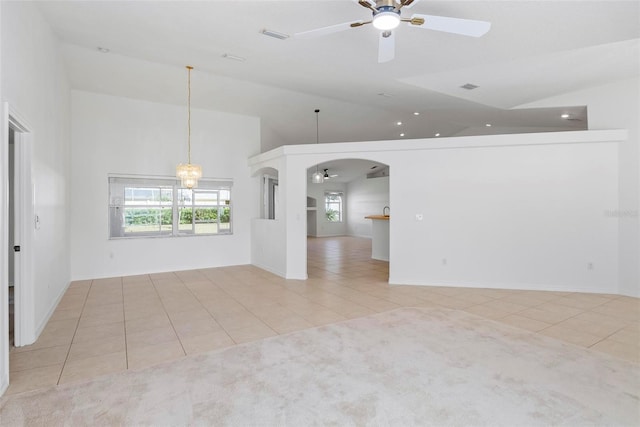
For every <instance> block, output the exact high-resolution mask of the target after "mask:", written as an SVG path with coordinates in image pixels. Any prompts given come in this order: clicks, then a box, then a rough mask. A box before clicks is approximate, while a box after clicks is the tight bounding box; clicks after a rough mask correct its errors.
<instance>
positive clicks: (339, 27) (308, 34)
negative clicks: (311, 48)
mask: <svg viewBox="0 0 640 427" xmlns="http://www.w3.org/2000/svg"><path fill="white" fill-rule="evenodd" d="M363 24H365V22H363V21H356V22H344V23H342V24H336V25H330V26H328V27H322V28H316V29H315V30H309V31H303V32H301V33H296V34H294V35H293V37H295V38H297V39H308V38H312V37H320V36H324V35H327V34H333V33H338V32H340V31H344V30H348V29H349V28H351V26H352V25H353V26H356V27H357V26H360V25H363Z"/></svg>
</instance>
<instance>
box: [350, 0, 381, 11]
mask: <svg viewBox="0 0 640 427" xmlns="http://www.w3.org/2000/svg"><path fill="white" fill-rule="evenodd" d="M355 1H357V2H358V4H359V5H360V6H362V7H366V8H367V9H370V10H372V11H374V12H377V10H376V2H375V1H373V0H355Z"/></svg>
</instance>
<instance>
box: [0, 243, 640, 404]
mask: <svg viewBox="0 0 640 427" xmlns="http://www.w3.org/2000/svg"><path fill="white" fill-rule="evenodd" d="M370 254H371V242H370V240H367V239H360V238H351V237H336V238H310V239H309V240H308V273H309V279H308V280H306V281H297V280H285V279H282V278H280V277H278V276H275V275H273V274H271V273H269V272H266V271H264V270H261V269H259V268H257V267H254V266H251V265H244V266H233V267H221V268H210V269H202V270H192V271H180V272H170V273H160V274H148V275H140V276H127V277H117V278H109V279H97V280H87V281H78V282H73V283H72V284H71V285H70V286H69V289H68V290H67V292H66V294H65V295H64V297H63V299H62V301H61V302H60V304H59V306H58V308H57V309H56V311H55V313H54V314H53V316H52V318H51V320H50V321H49V323H48V324H47V326H46V328H45V330H44V331H43V333H42V334H41V336H40V338H39V339H38V341H37V342H36V343H35V344H33V345H31V346H26V347H20V348H12V349H11V353H10V370H11V385H10V387H9V390H8V391H7V393H8V394H14V393H20V392H24V391H28V390H34V389H37V388H41V387H47V386H53V385H56V384H66V383H70V382H76V381H84V380H88V379H92V378H95V377H97V376H101V375H105V374H110V373H114V372H119V371H124V370H127V369H142V368H145V367H148V366H151V365H155V364H158V363H161V362H167V361H171V360H176V359H178V358H182V357H185V356H186V355H192V354H197V353H201V352H206V351H211V350H216V349H219V348H223V347H228V346H233V345H236V344H240V343H244V342H249V341H255V340H260V339H263V338H267V337H271V336H275V335H278V334H287V333H290V332H294V331H298V330H302V329H307V328H312V327H315V326H319V325H324V324H329V323H335V322H340V321H343V320H345V319H351V318H356V317H363V316H367V315H369V314H373V313H377V312H383V311H387V310H393V309H395V308H398V307H444V308H450V309H458V310H464V311H466V312H468V313H472V314H475V315H478V316H481V317H484V318H488V319H493V320H496V321H498V322H501V323H504V324H508V325H511V326H514V327H517V328H522V329H526V330H529V331H532V332H536V333H540V334H543V335H547V336H550V337H553V338H556V339H559V340H562V341H565V342H569V343H572V344H575V345H578V346H581V347H589V348H592V349H594V350H596V351H601V352H605V353H609V354H612V355H614V356H616V357H620V358H623V359H626V360H630V361H633V362H636V363H639V362H640V350H639V346H638V342H639V340H638V337H639V335H640V301H639V300H638V299H636V298H630V297H623V296H619V295H596V294H582V293H564V292H542V291H516V290H496V289H470V288H449V287H436V286H389V285H388V284H387V280H388V275H389V271H388V270H389V265H388V263H386V262H382V261H376V260H372V259H371V258H370Z"/></svg>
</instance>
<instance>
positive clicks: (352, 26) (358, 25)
mask: <svg viewBox="0 0 640 427" xmlns="http://www.w3.org/2000/svg"><path fill="white" fill-rule="evenodd" d="M372 22H373V21H366V22H362V21H358V22H354V23H353V24H351V28H356V27H362V26H363V25H367V24H371V23H372Z"/></svg>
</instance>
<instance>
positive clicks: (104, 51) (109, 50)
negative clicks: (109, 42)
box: [98, 46, 111, 53]
mask: <svg viewBox="0 0 640 427" xmlns="http://www.w3.org/2000/svg"><path fill="white" fill-rule="evenodd" d="M98 52H100V53H109V52H111V49H107V48H106V47H102V46H98Z"/></svg>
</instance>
